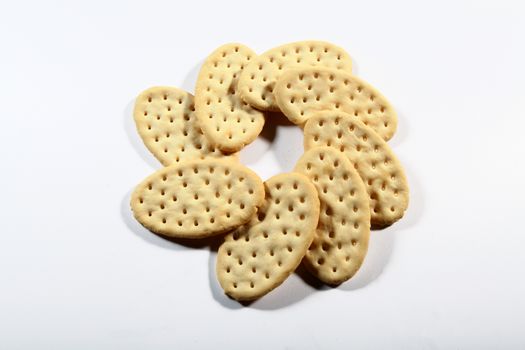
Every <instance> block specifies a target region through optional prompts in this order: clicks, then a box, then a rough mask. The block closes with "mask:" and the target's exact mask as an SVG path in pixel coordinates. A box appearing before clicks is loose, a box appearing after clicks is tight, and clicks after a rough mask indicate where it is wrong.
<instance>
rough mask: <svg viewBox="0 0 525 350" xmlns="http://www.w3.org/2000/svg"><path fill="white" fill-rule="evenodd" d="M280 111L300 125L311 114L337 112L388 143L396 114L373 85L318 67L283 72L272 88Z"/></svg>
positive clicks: (395, 122)
mask: <svg viewBox="0 0 525 350" xmlns="http://www.w3.org/2000/svg"><path fill="white" fill-rule="evenodd" d="M274 93H275V99H276V101H277V104H278V105H279V107H280V108H281V110H282V112H283V113H284V114H285V115H286V116H287V117H288V119H290V121H292V122H293V123H295V124H299V125H302V124H303V123H304V122H306V120H308V118H309V117H310V116H311V115H312V113H313V112H315V111H320V110H340V111H343V112H346V113H348V114H350V115H351V116H352V117H353V118H354V119H359V120H361V121H362V122H363V123H365V125H368V126H369V127H371V128H372V129H374V131H376V132H377V133H378V134H379V135H380V136H381V137H382V138H383V139H385V140H389V139H390V138H391V137H392V135H394V132H395V131H396V128H397V115H396V112H395V111H394V109H393V108H392V106H391V105H390V103H389V102H388V101H387V100H386V98H385V97H384V96H383V95H381V93H380V92H379V91H377V90H376V89H375V88H374V87H373V86H371V85H370V84H368V83H367V82H365V81H363V80H362V79H359V78H357V77H355V76H353V75H351V74H348V73H346V72H342V71H336V70H330V69H325V68H321V67H304V68H297V69H293V70H290V71H288V72H285V73H284V74H283V75H282V76H281V77H280V78H279V80H278V82H277V84H276V85H275V90H274Z"/></svg>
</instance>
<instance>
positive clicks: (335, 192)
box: [295, 147, 370, 285]
mask: <svg viewBox="0 0 525 350" xmlns="http://www.w3.org/2000/svg"><path fill="white" fill-rule="evenodd" d="M295 171H297V172H300V173H302V174H305V175H306V176H308V178H309V179H310V180H311V181H312V182H313V184H314V185H315V187H316V189H317V193H319V199H320V202H321V212H320V216H319V224H318V226H317V230H316V232H315V235H314V240H313V243H312V245H311V246H310V247H309V248H308V252H307V253H306V256H305V259H304V260H303V261H304V264H305V266H306V268H307V269H308V270H309V271H310V272H312V273H313V274H314V275H315V276H316V277H317V278H319V279H320V280H321V281H323V282H324V283H327V284H331V285H337V284H340V283H342V282H344V281H346V280H348V279H349V278H351V277H352V276H353V275H354V274H355V273H356V272H357V270H358V269H359V267H360V266H361V264H362V263H363V260H364V258H365V256H366V252H367V250H368V240H369V237H370V207H369V202H368V194H367V192H366V189H365V185H364V183H363V181H362V180H361V178H360V177H359V174H358V173H357V171H356V170H355V169H354V167H353V165H352V163H350V161H349V160H348V159H347V158H346V157H345V155H344V154H342V153H340V152H338V151H337V150H336V149H333V148H331V147H316V148H313V149H311V150H309V151H307V152H305V153H304V154H303V156H302V157H301V158H300V159H299V161H298V162H297V164H296V166H295Z"/></svg>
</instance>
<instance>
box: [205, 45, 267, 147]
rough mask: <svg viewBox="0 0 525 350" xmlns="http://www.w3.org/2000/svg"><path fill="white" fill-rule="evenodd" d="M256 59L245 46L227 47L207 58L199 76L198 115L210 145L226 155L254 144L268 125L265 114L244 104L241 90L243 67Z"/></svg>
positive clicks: (224, 46)
mask: <svg viewBox="0 0 525 350" xmlns="http://www.w3.org/2000/svg"><path fill="white" fill-rule="evenodd" d="M255 57H256V54H255V52H253V51H252V50H250V49H249V48H248V47H246V46H244V45H241V44H227V45H223V46H221V47H219V48H218V49H217V50H215V51H214V52H213V53H212V54H211V55H210V56H209V57H208V58H207V59H206V61H205V62H204V64H203V66H202V68H201V71H200V73H199V78H198V80H197V87H196V89H195V108H196V114H197V117H198V119H199V122H200V125H201V127H202V130H203V132H204V134H205V135H206V136H207V137H208V138H209V140H210V142H212V144H214V145H215V146H217V147H218V148H219V149H221V150H223V151H225V152H235V151H239V150H240V149H241V148H243V147H244V146H245V145H247V144H249V143H251V142H252V141H253V140H255V138H256V137H257V135H259V133H260V132H261V130H262V128H263V125H264V114H263V113H262V112H261V111H258V110H256V109H254V108H252V107H251V106H250V105H248V104H247V103H246V102H244V101H243V100H242V99H241V98H240V96H239V92H238V89H237V80H238V79H239V76H240V74H241V72H242V71H243V68H244V67H245V66H246V65H247V64H248V63H249V62H250V60H253V59H254V58H255Z"/></svg>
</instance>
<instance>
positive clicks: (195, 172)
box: [131, 158, 264, 238]
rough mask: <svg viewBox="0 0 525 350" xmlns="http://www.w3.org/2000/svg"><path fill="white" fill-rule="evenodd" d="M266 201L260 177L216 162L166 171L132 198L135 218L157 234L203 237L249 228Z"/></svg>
mask: <svg viewBox="0 0 525 350" xmlns="http://www.w3.org/2000/svg"><path fill="white" fill-rule="evenodd" d="M263 201H264V187H263V183H262V181H261V180H260V179H259V177H258V176H257V175H256V174H255V173H254V172H253V171H251V170H250V169H248V168H246V167H244V166H243V165H241V164H239V163H237V162H233V161H229V160H220V159H214V158H207V159H203V160H188V161H184V162H181V163H179V164H173V165H171V166H168V167H166V168H163V169H160V170H158V171H157V172H155V173H153V174H152V175H151V176H149V177H148V178H146V179H145V180H144V181H143V182H142V183H141V184H139V185H138V186H137V188H136V189H135V191H134V192H133V194H132V197H131V209H132V210H133V214H134V216H135V218H136V219H137V220H138V221H139V222H140V223H141V224H142V225H143V226H144V227H146V228H147V229H149V230H150V231H152V232H155V233H159V234H163V235H167V236H173V237H182V238H199V237H207V236H212V235H215V234H218V233H222V232H226V231H229V230H232V229H234V228H236V227H237V226H239V225H242V224H244V223H246V222H247V221H248V220H250V218H252V217H253V216H254V215H255V213H256V210H257V207H259V206H260V205H261V204H262V202H263Z"/></svg>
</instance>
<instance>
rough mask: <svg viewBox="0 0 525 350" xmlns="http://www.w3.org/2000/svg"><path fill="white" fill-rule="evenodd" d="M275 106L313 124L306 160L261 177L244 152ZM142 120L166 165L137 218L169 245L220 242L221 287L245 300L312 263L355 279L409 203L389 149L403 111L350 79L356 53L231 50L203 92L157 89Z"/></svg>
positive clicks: (219, 57)
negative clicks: (378, 232) (371, 246)
mask: <svg viewBox="0 0 525 350" xmlns="http://www.w3.org/2000/svg"><path fill="white" fill-rule="evenodd" d="M274 111H280V112H282V113H283V114H284V115H285V116H286V117H287V118H288V119H289V120H290V121H291V122H292V123H294V124H296V125H297V126H298V127H300V128H302V129H303V131H304V149H305V152H304V154H303V155H302V157H301V158H300V159H299V161H298V162H297V164H296V165H295V168H294V171H293V172H291V173H283V174H279V175H277V176H274V177H272V178H270V179H268V180H266V181H265V182H263V181H262V180H261V179H260V178H259V176H258V175H257V174H256V173H254V172H253V171H252V170H250V169H249V168H247V167H245V166H244V165H242V164H241V163H240V162H239V159H238V152H239V151H240V150H241V149H242V148H243V147H245V146H246V145H248V144H250V143H251V142H252V141H254V140H255V139H256V138H257V136H258V135H259V133H260V132H261V130H262V128H263V125H264V123H265V118H266V117H268V118H271V115H272V114H270V113H268V112H274ZM134 119H135V122H136V125H137V130H138V133H139V135H140V136H141V138H142V140H143V141H144V144H145V145H146V147H147V148H148V149H149V150H150V151H151V153H153V155H154V156H155V157H156V158H157V159H158V160H159V161H160V162H161V163H162V165H163V166H164V167H163V168H162V169H160V170H158V171H156V172H155V173H153V174H151V175H150V176H149V177H147V178H146V179H145V180H144V181H142V182H141V183H140V184H139V185H138V186H137V187H136V189H135V190H134V192H133V195H132V198H131V208H132V211H133V214H134V216H135V218H136V219H137V220H138V221H139V222H140V223H141V224H142V225H143V226H144V227H146V228H147V229H149V230H150V231H152V232H154V233H157V234H160V235H165V236H170V237H178V238H194V239H198V238H204V237H210V236H217V235H222V237H221V238H222V240H223V241H222V244H221V246H220V248H219V251H218V254H217V265H216V272H217V278H218V280H219V283H220V285H221V286H222V288H223V289H224V291H225V293H226V294H227V295H228V296H230V297H232V298H234V299H236V300H239V301H242V300H254V299H257V298H260V297H261V296H263V295H265V294H266V293H268V292H270V291H271V290H273V289H274V288H276V287H277V286H279V285H280V284H281V283H282V282H283V281H284V280H285V279H286V278H287V277H288V276H289V275H290V274H291V273H292V272H293V271H294V270H295V269H296V268H297V267H298V265H299V264H300V263H301V262H302V263H303V264H304V266H305V267H306V269H307V270H308V271H309V272H310V273H312V274H313V275H314V276H315V277H317V278H318V279H319V280H321V281H322V282H324V283H326V284H329V285H338V284H340V283H343V282H345V281H347V280H348V279H350V278H351V277H352V276H354V275H355V273H356V272H357V271H358V269H359V268H360V266H361V265H362V263H363V260H364V258H365V256H366V253H367V250H368V242H369V237H370V229H371V228H382V227H385V226H388V225H391V224H392V223H394V222H395V221H397V220H399V219H400V218H401V217H402V216H403V214H404V212H405V210H406V208H407V206H408V195H409V191H408V184H407V180H406V177H405V174H404V171H403V168H402V166H401V164H400V162H399V160H398V159H397V158H396V156H395V154H394V153H393V152H392V150H391V148H390V147H389V145H388V144H387V141H388V140H389V139H390V138H391V137H392V136H393V135H394V133H395V131H396V128H397V116H396V113H395V111H394V109H393V108H392V106H391V105H390V103H389V102H388V101H387V100H386V98H385V97H384V96H383V95H382V94H381V93H380V92H379V91H377V90H376V89H375V88H374V87H373V86H371V85H370V84H369V83H367V82H365V81H363V80H362V79H360V78H358V77H356V76H354V75H352V61H351V58H350V56H349V55H348V53H346V52H345V51H344V50H343V49H342V48H340V47H337V46H335V45H333V44H330V43H327V42H322V41H302V42H295V43H290V44H286V45H283V46H279V47H276V48H274V49H271V50H269V51H267V52H265V53H263V54H261V55H257V54H256V53H255V52H253V51H252V50H251V49H249V48H248V47H246V46H244V45H241V44H227V45H224V46H221V47H219V48H218V49H217V50H215V51H214V52H213V53H212V54H211V55H210V56H209V57H208V58H207V59H206V61H205V62H204V64H203V66H202V68H201V70H200V74H199V78H198V81H197V86H196V89H195V96H193V95H191V94H190V93H188V92H186V91H183V90H181V89H178V88H175V87H153V88H150V89H147V90H145V91H144V92H142V93H141V94H140V95H139V96H138V97H137V100H136V103H135V110H134Z"/></svg>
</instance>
